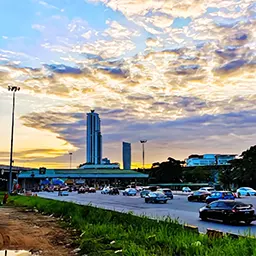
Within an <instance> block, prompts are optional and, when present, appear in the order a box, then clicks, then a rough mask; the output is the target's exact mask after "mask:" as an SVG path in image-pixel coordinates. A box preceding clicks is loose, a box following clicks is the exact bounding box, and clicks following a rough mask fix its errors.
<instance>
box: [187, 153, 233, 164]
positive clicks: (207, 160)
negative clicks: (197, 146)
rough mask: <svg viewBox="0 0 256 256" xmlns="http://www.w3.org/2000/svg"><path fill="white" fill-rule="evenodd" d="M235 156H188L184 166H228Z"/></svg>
mask: <svg viewBox="0 0 256 256" xmlns="http://www.w3.org/2000/svg"><path fill="white" fill-rule="evenodd" d="M236 156H237V155H234V154H204V155H190V156H189V157H188V158H187V159H186V166H209V165H228V164H229V161H230V160H233V159H235V157H236Z"/></svg>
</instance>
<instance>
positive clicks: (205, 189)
mask: <svg viewBox="0 0 256 256" xmlns="http://www.w3.org/2000/svg"><path fill="white" fill-rule="evenodd" d="M199 191H204V192H213V191H216V190H215V188H213V187H203V188H200V189H199Z"/></svg>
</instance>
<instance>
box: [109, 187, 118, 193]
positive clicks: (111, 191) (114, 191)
mask: <svg viewBox="0 0 256 256" xmlns="http://www.w3.org/2000/svg"><path fill="white" fill-rule="evenodd" d="M108 194H109V195H119V190H118V189H117V188H112V189H110V190H109V192H108Z"/></svg>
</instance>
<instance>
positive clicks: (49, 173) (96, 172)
mask: <svg viewBox="0 0 256 256" xmlns="http://www.w3.org/2000/svg"><path fill="white" fill-rule="evenodd" d="M47 178H60V179H64V178H66V179H148V174H144V173H140V172H136V171H133V170H122V169H45V172H41V171H40V170H39V169H32V170H29V171H23V172H21V173H20V174H19V175H18V179H19V180H20V179H47Z"/></svg>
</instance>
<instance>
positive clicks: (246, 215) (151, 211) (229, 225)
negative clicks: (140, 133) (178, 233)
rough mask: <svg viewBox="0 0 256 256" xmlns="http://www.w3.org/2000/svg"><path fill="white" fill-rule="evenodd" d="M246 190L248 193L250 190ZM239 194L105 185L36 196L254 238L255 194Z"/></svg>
mask: <svg viewBox="0 0 256 256" xmlns="http://www.w3.org/2000/svg"><path fill="white" fill-rule="evenodd" d="M245 189H246V191H248V189H249V188H245ZM48 191H49V190H48ZM64 191H66V192H64ZM239 191H241V189H238V191H237V192H236V193H232V192H229V191H215V190H214V188H211V187H205V188H201V189H199V190H198V191H193V192H192V191H190V192H187V191H186V192H182V191H179V192H177V191H176V192H173V191H172V190H171V189H169V188H160V187H131V186H130V187H127V188H125V189H121V190H119V189H118V188H115V187H110V186H105V187H103V188H102V189H101V190H97V191H96V189H95V188H89V187H83V186H81V187H80V188H78V189H75V191H74V190H73V189H71V188H65V189H62V190H61V191H52V192H46V191H43V192H39V193H38V196H41V197H44V198H50V199H55V200H62V201H69V202H74V203H78V204H83V205H86V204H91V205H92V206H97V207H101V208H105V209H110V210H115V211H120V212H131V211H132V212H133V213H134V214H137V215H146V216H148V217H151V218H165V217H170V218H172V219H176V220H178V221H179V222H180V223H183V224H189V225H194V226H198V228H199V231H201V232H205V231H206V229H207V228H211V229H217V230H220V231H223V232H229V233H235V234H248V233H249V232H250V234H252V235H255V236H256V222H255V220H256V215H255V209H254V206H255V205H256V192H255V194H253V192H252V191H251V190H249V192H246V193H250V194H244V195H243V196H242V195H241V193H240V194H239V193H238V192H239ZM242 191H243V190H242ZM254 195H255V196H254Z"/></svg>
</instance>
